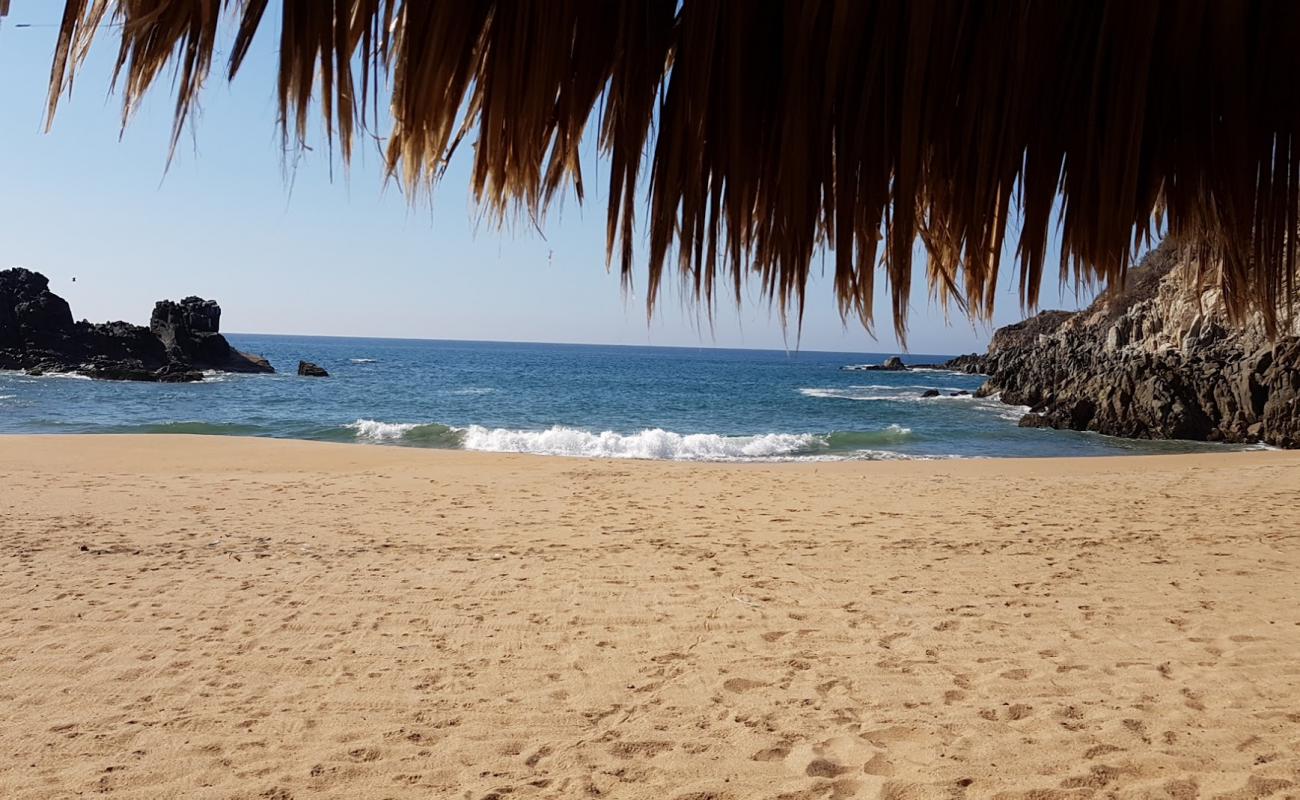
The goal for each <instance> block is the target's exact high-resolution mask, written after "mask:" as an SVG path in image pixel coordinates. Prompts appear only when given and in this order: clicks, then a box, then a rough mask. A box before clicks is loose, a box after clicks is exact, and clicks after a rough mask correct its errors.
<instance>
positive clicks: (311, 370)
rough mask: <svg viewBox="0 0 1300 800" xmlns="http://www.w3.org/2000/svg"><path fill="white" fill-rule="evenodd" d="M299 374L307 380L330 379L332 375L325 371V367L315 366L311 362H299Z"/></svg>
mask: <svg viewBox="0 0 1300 800" xmlns="http://www.w3.org/2000/svg"><path fill="white" fill-rule="evenodd" d="M298 374H299V375H302V376H303V377H306V378H328V377H329V376H330V374H329V373H328V372H326V371H325V368H324V367H322V366H319V365H316V364H313V363H311V362H310V361H299V362H298Z"/></svg>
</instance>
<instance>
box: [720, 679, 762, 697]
mask: <svg viewBox="0 0 1300 800" xmlns="http://www.w3.org/2000/svg"><path fill="white" fill-rule="evenodd" d="M766 685H767V684H766V683H763V682H762V681H755V680H750V679H749V678H728V679H727V680H726V681H724V682H723V684H722V688H723V689H726V690H727V691H729V692H737V693H739V692H748V691H750V690H751V689H759V688H762V687H764V686H766Z"/></svg>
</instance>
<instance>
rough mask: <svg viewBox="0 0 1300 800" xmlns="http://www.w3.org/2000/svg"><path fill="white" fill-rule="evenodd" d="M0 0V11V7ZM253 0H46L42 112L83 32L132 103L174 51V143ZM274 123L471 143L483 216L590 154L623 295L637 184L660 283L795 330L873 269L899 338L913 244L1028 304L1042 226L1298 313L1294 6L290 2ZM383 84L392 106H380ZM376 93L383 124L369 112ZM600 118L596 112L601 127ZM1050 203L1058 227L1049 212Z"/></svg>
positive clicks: (546, 198)
mask: <svg viewBox="0 0 1300 800" xmlns="http://www.w3.org/2000/svg"><path fill="white" fill-rule="evenodd" d="M0 2H3V0H0ZM267 6H268V0H66V8H65V11H64V16H63V23H62V29H61V35H60V37H59V41H58V47H57V52H56V53H55V56H54V63H53V70H52V74H51V81H50V83H51V85H50V97H49V112H50V116H51V117H53V114H54V111H55V108H56V106H57V104H58V102H59V98H60V96H61V95H62V94H63V93H64V92H65V91H66V90H67V88H68V87H69V86H70V85H71V81H72V76H73V73H74V72H75V69H76V67H77V65H78V64H79V63H80V62H81V60H82V59H83V58H84V57H85V54H86V50H87V47H88V46H89V45H90V43H91V40H92V39H93V38H94V37H95V36H96V34H97V33H98V32H99V31H100V30H101V26H102V25H103V24H104V23H106V22H108V21H110V20H111V21H114V22H116V23H117V24H116V25H113V26H111V28H108V29H110V30H114V31H116V32H117V33H118V34H119V35H120V40H121V43H120V50H119V54H118V61H117V70H118V79H119V81H120V85H121V87H122V90H123V95H124V98H125V100H124V116H125V117H129V116H130V113H131V111H132V109H133V108H135V106H136V104H137V102H138V100H139V99H140V97H141V95H142V94H143V93H144V92H145V91H146V90H147V89H148V88H149V87H150V86H151V85H152V84H153V83H154V82H155V81H156V80H157V78H158V77H159V75H160V73H161V72H162V71H163V68H164V67H165V66H166V65H168V64H174V65H175V66H176V68H177V73H176V77H175V87H176V107H175V120H176V126H177V128H176V131H177V133H179V130H180V126H181V125H182V124H183V123H184V121H185V119H186V115H187V112H188V111H189V110H190V109H191V108H192V107H193V106H194V104H195V102H196V100H197V99H198V97H199V94H200V89H201V87H202V86H203V83H204V80H205V79H206V78H207V77H208V73H209V71H210V68H211V66H212V61H213V57H214V52H215V51H216V50H217V41H218V35H219V31H220V29H221V28H222V17H223V16H224V15H229V16H230V18H231V19H233V28H232V30H233V41H232V42H229V43H228V44H223V52H226V51H228V52H229V63H228V64H227V65H226V72H227V73H228V75H230V76H233V75H234V74H235V73H236V72H237V71H238V70H239V68H240V65H241V64H242V63H243V61H244V59H245V56H246V55H247V53H248V52H249V46H250V43H251V42H252V40H253V38H254V36H255V35H256V34H258V33H259V29H260V28H263V27H266V26H265V25H264V24H263V22H264V18H265V17H267V14H266V11H267ZM279 9H280V11H279V17H280V31H279V58H280V62H279V74H278V96H279V105H280V112H281V116H282V124H283V130H284V134H285V137H286V139H287V140H289V141H290V142H291V143H292V142H293V141H297V142H299V143H301V142H302V141H303V139H304V137H305V136H306V135H307V132H308V128H309V125H310V124H311V116H312V114H313V113H314V112H313V111H312V109H313V106H318V107H319V113H320V114H321V116H322V117H323V121H324V130H325V131H326V132H327V135H328V136H329V137H330V139H331V144H333V143H334V142H335V141H336V142H337V146H338V147H339V149H340V151H341V153H342V156H343V157H344V158H345V159H346V158H347V157H348V156H349V155H350V153H351V152H352V149H353V147H354V143H355V140H356V136H357V132H358V130H360V129H362V128H363V127H366V126H374V125H375V124H376V122H377V120H379V119H389V120H391V130H387V131H384V132H382V134H383V136H384V137H385V141H386V145H385V153H386V155H385V158H386V164H387V169H388V171H389V174H390V175H391V176H394V177H395V178H397V179H398V180H400V181H401V182H402V184H403V185H405V186H406V187H408V188H411V189H423V188H428V187H429V186H430V185H431V184H432V183H434V182H435V181H436V180H437V179H438V178H439V176H440V175H441V172H442V169H443V167H444V165H445V164H446V162H447V159H448V158H449V156H450V154H451V152H452V151H453V150H454V149H455V148H456V146H457V145H458V144H459V143H460V142H461V141H462V139H463V138H464V137H465V136H466V134H467V133H470V134H472V140H473V142H474V148H475V149H474V155H473V173H472V182H473V186H472V188H473V191H474V192H475V193H476V196H477V197H478V198H479V199H480V200H481V201H482V202H483V203H484V204H486V206H487V207H488V208H489V209H490V210H492V211H494V212H496V213H498V214H504V213H506V212H507V211H508V210H511V209H515V210H520V209H522V210H524V211H526V212H528V213H530V214H538V213H540V212H541V211H543V210H544V209H545V207H546V206H547V204H548V203H549V202H550V201H551V200H552V199H553V198H554V197H555V196H556V194H557V192H559V191H560V190H561V189H563V188H566V187H569V188H572V189H573V190H575V191H576V194H577V196H578V197H579V198H581V196H582V194H583V189H584V185H583V175H582V171H581V167H580V164H579V157H578V156H579V142H580V141H581V140H582V139H583V136H584V133H586V132H587V131H588V128H589V126H591V127H594V129H595V130H596V131H597V136H598V141H599V146H600V148H601V151H602V152H603V154H604V155H605V156H607V158H608V161H609V165H610V169H609V189H608V248H609V256H610V259H611V261H613V262H615V263H617V264H618V266H619V268H620V269H621V271H622V274H623V276H624V278H625V279H627V280H630V277H631V273H632V267H633V260H634V250H635V248H634V240H635V235H634V230H635V228H636V226H637V219H636V211H637V209H638V208H642V207H643V206H642V205H641V201H640V200H639V197H638V195H639V193H640V191H641V190H642V189H644V190H645V191H646V192H647V194H648V197H647V198H646V199H645V201H644V202H645V205H644V208H645V209H646V213H647V215H648V219H647V221H646V222H645V231H646V234H647V235H648V250H649V252H648V261H649V286H648V292H647V297H648V302H649V305H650V307H651V309H653V306H654V302H655V297H656V291H657V288H658V287H659V285H660V283H661V281H662V278H663V275H664V273H665V271H666V270H672V269H674V268H675V269H676V271H677V272H679V273H680V274H681V275H682V276H683V278H684V279H685V280H686V281H687V283H688V285H689V286H690V287H691V288H692V291H693V292H694V294H695V296H696V297H698V298H701V299H703V300H705V301H706V302H708V303H709V304H710V307H711V304H712V301H713V298H714V296H715V294H716V293H717V292H718V287H719V286H722V287H725V288H724V289H723V291H728V292H729V293H731V294H733V295H735V296H736V298H737V300H738V301H739V299H740V295H741V288H742V285H743V283H744V282H745V281H746V280H753V281H757V282H758V284H759V285H760V286H761V288H762V290H763V292H764V293H765V294H766V295H767V296H769V297H770V298H772V299H773V300H774V301H776V303H777V304H778V306H779V308H780V309H782V313H783V314H784V313H785V310H786V309H787V308H791V307H793V308H795V309H796V310H797V313H798V316H799V319H800V320H802V315H803V297H804V289H805V286H806V284H807V281H808V276H809V272H810V270H811V269H812V268H814V266H815V265H816V264H818V263H820V262H821V261H822V259H823V257H825V258H826V259H828V263H829V264H831V265H832V267H833V272H834V289H835V293H836V296H837V297H838V300H839V304H840V309H841V312H842V313H843V314H844V315H846V316H857V317H860V318H861V319H862V321H863V322H864V323H865V324H867V325H868V326H870V324H871V321H872V320H871V317H872V297H873V293H874V292H875V290H876V286H875V275H876V269H877V267H878V266H879V267H880V268H882V270H883V274H884V276H885V278H886V279H887V281H888V290H889V291H890V293H891V295H892V300H893V317H894V323H895V326H896V328H897V329H898V330H899V332H900V333H901V332H902V331H903V329H904V326H905V324H906V318H907V311H908V306H907V300H908V294H909V290H910V283H911V275H912V265H913V258H914V250H915V249H916V244H917V243H918V242H919V243H920V244H921V246H922V248H923V250H924V252H925V254H926V256H927V259H926V264H927V267H926V269H927V276H928V280H929V283H930V286H931V288H932V290H933V292H934V294H935V295H936V296H937V297H938V298H939V299H941V300H945V301H949V300H951V301H955V302H956V303H958V304H959V305H960V306H962V307H963V308H965V309H967V310H968V311H969V312H970V313H971V314H972V315H974V316H976V317H988V316H989V315H990V314H991V312H992V310H993V301H994V296H995V290H996V287H997V282H998V276H999V271H1000V267H1001V262H1002V258H1003V252H1004V248H1005V249H1007V250H1008V251H1010V248H1009V246H1008V244H1009V243H1008V236H1010V237H1011V241H1012V242H1018V245H1017V248H1016V250H1015V254H1014V256H1012V258H1013V261H1014V264H1015V266H1016V267H1017V268H1018V270H1019V283H1020V290H1021V295H1022V299H1023V301H1024V303H1025V304H1027V305H1031V306H1032V305H1033V304H1035V303H1036V301H1037V297H1038V292H1039V286H1040V284H1041V283H1042V279H1043V274H1044V269H1045V261H1046V260H1047V250H1048V242H1049V239H1050V238H1051V234H1052V229H1053V227H1054V226H1059V234H1058V236H1059V243H1060V250H1061V260H1060V264H1059V270H1060V276H1061V279H1062V281H1068V282H1077V283H1082V284H1088V283H1092V282H1096V281H1100V282H1104V283H1107V284H1112V285H1113V284H1118V283H1120V282H1122V280H1123V277H1124V274H1125V271H1126V269H1127V268H1128V265H1129V263H1130V260H1131V258H1132V257H1133V254H1134V253H1135V251H1136V250H1137V248H1138V247H1139V246H1141V245H1142V244H1144V243H1149V242H1150V241H1151V240H1152V237H1153V236H1155V235H1158V234H1159V233H1161V232H1162V231H1165V230H1167V232H1168V234H1169V235H1171V236H1173V237H1176V240H1177V241H1178V242H1181V243H1182V244H1183V245H1184V246H1186V247H1188V248H1190V249H1191V250H1192V254H1193V255H1194V256H1195V257H1196V258H1197V259H1198V263H1199V264H1200V265H1201V266H1200V276H1199V279H1200V280H1203V281H1205V282H1207V283H1211V284H1217V285H1218V286H1219V287H1221V288H1222V290H1223V296H1224V298H1225V301H1226V303H1227V306H1228V308H1229V310H1230V311H1231V313H1232V314H1233V315H1234V316H1235V317H1236V318H1238V319H1241V318H1243V317H1244V316H1245V315H1246V314H1247V313H1248V312H1250V311H1252V310H1258V311H1260V312H1261V313H1262V314H1263V316H1264V318H1265V321H1266V324H1267V326H1268V328H1269V330H1270V331H1272V330H1275V323H1276V322H1277V320H1278V317H1279V315H1280V314H1281V313H1283V312H1282V311H1280V310H1279V309H1287V313H1289V308H1290V305H1291V300H1292V296H1293V294H1294V281H1295V275H1296V244H1295V234H1296V230H1297V215H1298V213H1300V211H1298V209H1300V138H1298V134H1300V3H1296V2H1294V0H1251V1H1248V0H990V1H989V2H974V1H972V2H955V1H954V0H802V2H794V1H793V0H790V1H789V2H778V1H777V0H621V1H620V2H613V1H612V0H280V2H279ZM381 94H382V95H383V96H382V97H381V96H380V95H381ZM380 103H383V104H384V105H385V106H386V107H387V113H386V114H384V115H380V114H379V113H377V112H378V109H379V104H380ZM593 115H595V116H594V119H593ZM1054 208H1056V209H1058V211H1057V212H1055V213H1054V211H1053V209H1054Z"/></svg>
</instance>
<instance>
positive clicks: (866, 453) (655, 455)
mask: <svg viewBox="0 0 1300 800" xmlns="http://www.w3.org/2000/svg"><path fill="white" fill-rule="evenodd" d="M345 427H346V428H347V429H349V430H351V431H352V432H353V435H354V437H355V439H356V440H357V441H364V442H374V443H382V444H399V445H406V446H413V447H436V448H445V449H461V450H476V451H480V452H487V453H532V454H537V455H552V456H581V457H587V458H634V459H653V460H665V461H746V460H752V461H766V460H787V459H807V458H869V459H875V458H880V459H886V458H907V457H908V456H906V455H903V454H901V453H896V452H892V451H889V450H887V449H882V448H887V447H888V446H889V445H896V444H901V443H903V442H905V441H908V440H909V439H912V438H913V436H914V435H913V433H912V431H911V429H909V428H904V427H902V426H899V425H890V426H888V427H886V428H884V429H881V430H875V431H835V432H832V433H829V434H815V433H764V434H757V435H753V436H724V435H721V434H716V433H688V434H683V433H676V432H674V431H666V430H663V429H662V428H653V429H647V430H643V431H640V432H638V433H617V432H615V431H602V432H600V433H593V432H591V431H585V430H582V429H579V428H570V427H565V426H562V425H555V426H552V427H550V428H547V429H545V430H519V429H512V428H487V427H484V426H481V425H470V426H468V427H465V428H456V427H451V426H448V425H439V424H437V423H426V424H421V423H412V422H381V421H379V420H372V419H359V420H357V421H356V422H353V423H351V424H349V425H347V426H345Z"/></svg>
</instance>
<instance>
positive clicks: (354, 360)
mask: <svg viewBox="0 0 1300 800" xmlns="http://www.w3.org/2000/svg"><path fill="white" fill-rule="evenodd" d="M348 361H351V362H352V363H353V364H373V363H375V360H374V359H373V358H349V359H348Z"/></svg>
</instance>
